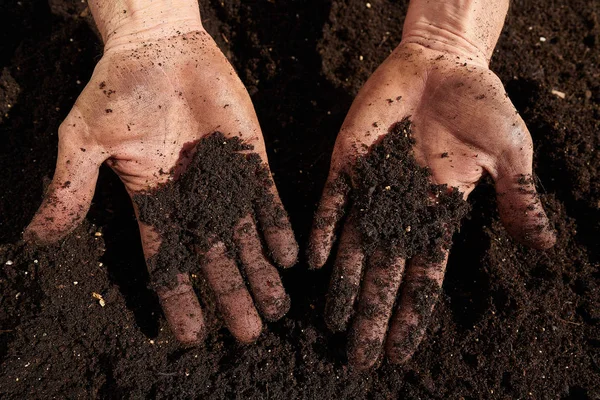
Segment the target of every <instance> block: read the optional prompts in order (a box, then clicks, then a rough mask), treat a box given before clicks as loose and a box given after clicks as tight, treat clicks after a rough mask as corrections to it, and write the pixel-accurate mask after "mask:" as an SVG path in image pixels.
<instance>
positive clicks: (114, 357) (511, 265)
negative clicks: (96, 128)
mask: <svg viewBox="0 0 600 400" xmlns="http://www.w3.org/2000/svg"><path fill="white" fill-rule="evenodd" d="M369 4H370V5H371V6H370V8H368V7H367V6H366V3H364V2H362V1H358V0H344V1H342V0H333V1H323V2H317V3H313V2H308V1H304V0H297V1H289V2H262V3H252V4H250V3H245V2H241V1H240V0H224V1H219V2H217V1H207V2H203V4H202V14H203V19H204V25H205V27H206V28H207V29H208V30H209V32H210V33H211V35H212V36H213V37H215V38H216V40H217V43H219V45H220V46H221V48H222V49H223V51H224V52H225V54H226V55H227V56H228V57H229V58H230V60H232V62H233V64H234V66H235V67H236V69H237V70H238V72H239V74H240V76H241V77H242V79H243V81H244V83H245V84H246V86H247V87H248V89H249V91H250V93H251V95H252V100H253V102H254V105H255V107H256V109H257V113H258V116H259V119H260V121H261V124H262V128H263V131H264V135H265V140H266V144H267V149H268V152H269V154H268V155H269V161H270V166H271V170H272V172H274V178H275V182H276V184H277V186H278V189H279V191H280V194H281V197H282V200H283V202H284V204H285V205H286V208H287V209H288V212H289V214H290V217H291V220H292V224H293V226H294V229H295V231H296V233H297V234H298V239H299V240H300V242H301V243H305V242H306V240H307V236H308V232H309V229H310V225H311V220H312V215H313V213H314V210H315V207H316V203H317V201H318V199H319V196H320V192H321V189H322V187H323V184H324V182H325V179H326V175H327V170H328V163H329V156H330V154H331V150H332V148H333V143H334V141H335V136H336V133H337V130H338V129H339V127H340V126H341V122H342V120H343V118H344V116H345V113H346V112H347V110H348V108H349V106H350V103H351V101H352V98H353V96H354V95H355V94H356V92H357V90H358V89H359V88H360V86H361V85H362V84H363V83H364V81H365V79H366V78H367V77H368V76H369V74H370V73H372V71H373V70H374V69H375V68H376V67H377V65H379V63H380V62H381V61H383V59H385V57H386V56H387V55H388V54H389V53H390V52H391V50H392V49H393V48H394V47H395V45H396V44H397V43H398V42H399V40H400V33H401V26H402V22H403V17H404V15H405V11H406V2H392V1H385V0H371V1H370V2H369ZM0 11H1V12H0V22H1V24H0V26H1V28H0V39H1V40H2V43H3V45H2V46H1V47H0V64H1V65H0V68H2V74H1V76H0V90H1V91H2V92H1V93H0V99H1V101H3V102H5V103H3V104H2V107H1V110H2V121H1V122H0V138H1V139H0V140H1V141H2V145H1V146H0V168H1V170H2V172H3V176H2V185H1V189H0V216H1V219H0V243H3V244H2V247H1V248H0V264H1V265H2V269H1V270H0V296H1V297H0V303H1V304H0V330H1V331H0V363H1V364H0V365H1V368H0V397H2V398H6V399H23V398H53V397H57V398H64V397H68V398H76V397H82V398H170V399H172V398H190V397H196V398H215V399H220V398H249V399H255V398H256V399H258V398H272V399H287V398H306V399H312V398H326V399H330V398H355V399H370V398H407V399H419V398H420V399H446V398H457V399H460V398H465V399H478V398H498V399H514V398H536V399H537V398H540V399H544V398H560V399H586V398H589V399H594V398H599V397H600V379H599V378H600V356H599V351H598V349H599V347H600V328H599V324H600V312H599V310H600V294H599V291H600V288H599V280H600V273H599V272H598V266H599V265H598V263H599V258H600V248H599V245H598V243H600V182H599V180H598V170H599V166H600V159H599V157H600V156H599V152H598V148H600V146H599V145H600V137H599V136H598V135H599V132H600V122H599V121H600V68H599V64H600V51H599V50H600V23H599V16H600V4H598V2H593V1H584V0H569V1H567V0H557V1H554V2H552V3H551V4H550V3H549V2H544V1H539V0H535V1H534V0H521V1H515V2H513V3H512V4H511V9H510V11H509V16H508V18H507V23H506V26H505V27H504V30H503V33H502V36H501V38H500V42H499V44H498V47H497V49H496V51H495V53H494V57H493V59H492V64H491V67H492V69H493V70H494V71H496V72H497V73H498V74H499V76H500V78H501V79H502V80H503V82H504V83H505V85H506V88H507V91H508V94H509V95H510V97H511V99H512V100H513V102H514V103H515V105H516V107H517V109H518V110H519V112H520V113H521V115H522V117H523V118H524V120H525V122H526V123H527V125H528V127H529V129H530V131H531V134H532V137H533V140H534V144H535V168H534V171H535V174H536V176H537V177H538V179H539V184H538V186H539V190H540V192H542V193H543V195H542V202H543V203H544V206H545V207H546V210H547V211H548V214H549V215H550V218H551V220H552V221H551V222H552V224H553V226H554V227H555V230H556V233H557V244H556V246H555V247H553V248H552V249H550V250H548V251H535V250H530V249H526V248H524V247H523V246H521V245H519V244H517V243H515V242H514V241H513V240H512V239H510V238H509V237H508V235H507V234H506V232H505V230H504V229H503V228H502V226H501V224H500V222H499V218H498V213H497V209H496V206H495V194H494V190H493V186H492V184H491V182H490V181H488V180H486V181H484V182H482V183H481V184H480V185H479V187H478V188H477V189H476V190H475V191H474V192H473V193H472V195H471V196H470V198H469V204H470V206H471V212H470V214H469V217H468V218H467V219H465V220H464V221H463V222H462V224H461V227H460V231H459V232H457V233H456V234H455V235H454V237H453V246H452V251H451V254H450V259H449V262H448V270H447V276H446V279H445V281H444V286H443V291H442V294H441V296H440V300H439V302H438V304H437V306H436V308H435V312H434V314H433V316H432V318H431V321H430V324H429V326H428V328H427V334H426V337H425V339H424V341H423V342H422V343H421V345H420V346H419V348H418V350H417V352H416V354H415V355H414V357H413V358H412V359H411V360H410V361H408V362H407V363H406V364H405V365H402V366H393V365H389V364H387V363H385V362H384V363H383V364H382V366H381V368H379V369H378V370H374V371H368V372H364V373H355V372H352V371H350V370H349V369H348V368H347V367H346V359H345V357H346V356H345V354H346V353H345V349H346V339H345V336H344V335H343V334H333V333H331V332H330V331H328V330H327V328H326V327H325V325H324V322H323V309H324V299H325V297H326V293H327V288H328V280H329V275H330V273H331V265H328V266H326V267H325V268H324V269H323V270H322V271H309V270H308V269H307V267H306V263H305V262H304V261H302V262H300V263H299V264H298V265H297V266H296V267H294V268H292V269H290V270H286V271H284V272H283V273H282V275H283V280H284V285H285V286H286V289H287V290H288V293H289V294H290V296H291V298H292V308H291V310H290V312H289V313H288V314H287V315H286V317H284V318H283V319H282V320H280V321H278V322H275V323H269V324H267V328H266V330H265V332H264V333H263V334H262V336H261V338H260V339H259V341H258V342H257V343H256V344H255V345H253V346H242V345H239V344H237V343H235V341H234V340H233V339H232V338H231V336H230V334H229V333H227V331H226V330H225V329H221V330H219V331H218V332H217V333H216V334H213V335H211V336H210V337H209V338H208V340H207V342H206V344H205V345H204V346H203V347H200V348H193V349H185V348H182V347H180V346H179V345H178V344H177V343H175V341H174V338H173V336H172V335H171V334H170V332H169V330H168V328H167V326H166V322H165V320H164V317H163V316H162V314H161V312H160V308H159V306H158V301H157V299H156V296H155V295H154V294H153V292H152V291H151V290H150V289H148V283H149V276H148V273H147V271H146V266H145V263H144V259H143V255H142V249H141V245H140V240H139V233H138V231H137V221H136V220H135V216H134V212H133V209H132V207H131V204H130V202H129V198H128V196H127V193H126V192H125V191H124V189H123V187H122V184H121V183H120V182H119V180H118V179H117V178H116V177H115V176H114V174H112V172H111V171H110V170H108V169H107V168H103V169H102V170H101V174H100V178H99V183H98V188H97V191H96V195H95V197H94V201H93V204H92V208H91V210H90V213H89V215H88V217H87V218H86V220H85V221H84V223H83V224H82V225H81V226H80V227H79V228H78V229H77V230H76V231H74V232H73V233H72V234H71V235H69V237H67V238H66V239H65V240H63V241H62V242H60V243H59V244H57V245H56V246H53V247H48V248H43V249H25V248H23V247H22V245H20V244H19V243H18V240H19V238H20V235H21V233H22V230H23V228H24V227H25V226H26V224H27V222H28V221H29V220H30V219H31V217H32V216H33V214H34V212H35V210H36V208H37V207H38V206H39V204H40V202H41V196H42V193H43V190H44V187H45V184H46V183H47V178H48V177H51V176H52V172H53V168H54V163H55V161H56V145H57V135H56V132H57V128H58V126H59V124H60V122H61V121H62V119H64V117H65V116H66V114H67V113H68V111H69V109H70V107H71V106H72V104H73V102H74V101H75V99H76V97H77V95H78V94H79V92H80V91H81V89H82V87H83V84H85V82H87V80H88V79H89V77H90V75H91V73H92V70H93V67H94V64H95V62H96V61H97V60H98V58H99V56H100V54H101V53H102V48H101V44H100V42H99V41H98V37H97V35H96V34H95V33H94V31H93V30H92V29H91V28H90V26H89V24H88V20H89V11H86V5H85V3H80V2H78V1H72V2H71V1H66V0H52V1H51V2H50V4H48V3H46V2H40V1H36V2H34V1H29V0H22V1H20V2H19V3H18V4H17V3H6V2H5V3H2V4H0ZM541 38H544V40H540V39H541ZM361 56H362V57H361ZM553 90H555V91H560V92H562V93H564V94H565V97H564V98H561V97H558V96H557V95H555V94H553V92H552V91H553ZM9 101H10V103H8V102H9ZM36 261H37V262H36ZM193 283H194V285H195V286H197V287H198V288H200V287H201V286H202V283H201V280H200V279H195V280H193ZM94 293H95V294H97V295H99V296H100V298H101V299H102V300H103V303H104V306H102V304H101V302H100V298H98V296H95V295H94Z"/></svg>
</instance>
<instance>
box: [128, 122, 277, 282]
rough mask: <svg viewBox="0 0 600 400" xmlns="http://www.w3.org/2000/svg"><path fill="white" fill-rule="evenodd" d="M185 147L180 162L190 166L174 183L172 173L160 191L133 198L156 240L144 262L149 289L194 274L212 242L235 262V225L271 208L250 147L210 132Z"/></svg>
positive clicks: (264, 174)
mask: <svg viewBox="0 0 600 400" xmlns="http://www.w3.org/2000/svg"><path fill="white" fill-rule="evenodd" d="M194 145H195V147H194ZM188 147H189V149H185V150H184V151H183V152H182V153H183V154H181V156H180V158H181V159H182V160H184V159H185V160H188V161H189V164H188V165H187V166H186V169H185V171H184V172H183V173H182V174H181V175H180V176H178V177H177V178H176V179H174V176H175V170H173V171H171V172H170V178H171V179H170V180H168V181H167V183H166V184H165V185H163V186H161V187H159V188H156V189H154V190H151V191H148V192H146V193H139V194H136V195H135V196H134V197H133V201H134V202H135V203H136V204H137V205H138V210H139V219H140V221H142V222H144V223H146V224H148V225H150V226H152V227H153V228H154V229H155V231H156V232H157V233H158V234H159V236H160V238H161V244H160V247H159V249H158V253H157V254H156V255H154V256H152V257H150V259H149V260H148V269H149V272H150V277H151V279H152V282H153V285H154V286H163V287H171V286H173V284H175V283H176V282H177V279H176V275H177V273H181V272H188V273H199V272H200V271H199V270H200V268H199V265H200V263H199V262H198V261H199V260H198V258H199V254H202V253H204V252H206V251H208V250H209V249H210V247H211V246H212V245H214V244H215V242H216V241H221V242H222V243H223V244H224V245H225V246H226V248H227V250H228V252H229V254H230V256H231V257H232V258H234V259H235V258H236V257H237V251H236V250H237V248H236V246H235V243H234V240H233V233H234V232H235V230H236V229H238V227H237V225H238V224H239V221H240V220H241V219H242V218H244V217H246V216H247V215H250V216H252V215H254V207H257V208H260V209H261V210H264V209H266V205H267V204H273V195H272V194H271V187H272V186H273V182H272V180H271V178H270V176H269V171H268V169H267V168H266V166H265V165H264V164H263V163H262V160H261V158H260V156H259V155H258V154H257V153H254V152H252V150H253V146H251V145H248V144H245V143H243V142H242V140H241V139H239V138H237V137H234V138H226V137H225V136H224V135H223V134H222V133H220V132H214V133H212V134H210V135H208V136H205V137H203V138H202V139H200V140H199V141H198V143H197V144H189V145H187V146H185V148H188ZM192 148H193V150H194V151H193V154H191V149H192ZM244 151H248V152H249V153H248V154H243V153H242V152H244ZM182 162H183V161H181V162H180V164H181V163H182ZM186 162H187V161H186ZM269 208H270V209H271V210H273V208H272V207H269ZM273 211H276V210H273ZM278 211H279V214H281V213H283V210H278ZM280 219H281V218H279V216H276V215H273V216H271V217H270V218H269V220H270V221H278V220H280ZM263 221H264V219H263Z"/></svg>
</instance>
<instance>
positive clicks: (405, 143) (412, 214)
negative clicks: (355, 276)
mask: <svg viewBox="0 0 600 400" xmlns="http://www.w3.org/2000/svg"><path fill="white" fill-rule="evenodd" d="M414 143H415V140H414V138H413V136H412V127H411V122H410V120H409V119H408V118H405V119H403V120H402V121H400V122H397V123H396V124H395V125H393V126H391V127H390V129H389V132H388V134H387V135H386V136H385V137H383V138H382V139H381V140H380V141H378V142H377V143H376V144H375V145H373V146H372V147H371V148H370V149H369V152H368V154H367V155H366V156H363V157H360V158H359V159H358V160H357V162H356V165H355V166H354V174H353V179H352V181H353V186H354V190H353V192H352V203H353V208H354V212H355V213H356V223H357V225H358V226H359V231H360V233H361V236H362V240H363V246H362V247H363V250H364V252H365V254H366V255H367V256H371V255H373V254H374V253H375V251H376V250H377V249H382V250H383V251H384V252H385V253H386V255H387V256H389V257H390V258H395V257H401V258H404V259H407V258H412V257H414V256H417V255H419V256H422V257H424V258H425V259H426V260H427V261H429V262H432V263H439V262H441V261H442V260H443V259H444V251H445V250H449V249H450V246H451V245H452V234H453V233H454V231H455V230H456V229H457V228H458V226H459V225H460V221H461V220H462V219H463V217H464V216H465V215H466V214H467V212H468V209H469V207H468V204H467V203H466V202H465V201H464V200H463V195H462V193H460V191H459V190H458V189H456V188H449V187H448V186H447V185H435V184H433V183H431V181H430V179H429V178H430V175H431V172H430V171H429V169H428V168H423V167H420V166H419V164H417V161H416V160H415V158H414V155H413V151H412V146H413V144H414ZM412 227H415V229H412Z"/></svg>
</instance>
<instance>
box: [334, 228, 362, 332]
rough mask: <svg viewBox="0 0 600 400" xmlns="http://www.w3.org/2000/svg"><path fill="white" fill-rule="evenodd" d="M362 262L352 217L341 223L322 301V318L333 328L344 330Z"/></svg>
mask: <svg viewBox="0 0 600 400" xmlns="http://www.w3.org/2000/svg"><path fill="white" fill-rule="evenodd" d="M364 262H365V254H364V252H363V251H362V247H361V240H360V232H359V231H358V229H357V228H356V224H355V222H354V220H353V218H352V217H351V218H349V219H348V221H346V223H345V224H344V230H343V232H342V237H341V238H340V245H339V248H338V252H337V255H336V257H335V266H334V268H333V274H332V276H331V283H330V284H329V292H328V295H327V303H326V304H325V321H326V323H327V326H328V327H329V329H331V330H332V331H334V332H340V331H344V330H346V327H347V326H348V321H349V320H350V317H351V316H352V313H353V311H354V302H355V301H356V296H357V295H358V292H359V289H360V280H361V276H362V270H363V266H364Z"/></svg>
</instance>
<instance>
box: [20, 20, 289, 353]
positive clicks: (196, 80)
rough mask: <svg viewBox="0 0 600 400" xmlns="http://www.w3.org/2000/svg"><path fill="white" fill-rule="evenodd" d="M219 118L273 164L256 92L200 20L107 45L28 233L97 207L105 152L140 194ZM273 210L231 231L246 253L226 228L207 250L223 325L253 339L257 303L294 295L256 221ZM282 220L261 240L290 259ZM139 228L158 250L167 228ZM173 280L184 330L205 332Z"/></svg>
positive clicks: (54, 232) (172, 305) (182, 277)
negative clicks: (233, 253)
mask: <svg viewBox="0 0 600 400" xmlns="http://www.w3.org/2000/svg"><path fill="white" fill-rule="evenodd" d="M217 130H218V131H219V132H222V133H223V134H224V135H225V136H228V137H233V136H236V137H239V138H240V139H241V140H243V141H244V142H246V143H248V144H251V145H252V146H254V151H255V152H256V153H258V154H259V155H260V157H261V158H262V160H263V162H264V164H265V165H267V156H266V152H265V146H264V142H263V138H262V133H261V129H260V126H259V123H258V120H257V117H256V114H255V112H254V108H253V105H252V103H251V100H250V97H249V95H248V93H247V91H246V89H245V87H244V86H243V84H242V82H241V81H240V79H239V78H238V77H237V75H236V73H235V71H234V70H233V68H232V66H231V65H230V64H229V62H228V61H227V59H226V58H225V56H224V55H223V54H222V53H221V51H220V50H219V49H218V48H217V46H216V44H215V42H214V41H213V40H212V38H211V37H210V36H209V35H208V34H207V33H206V32H205V31H204V30H203V29H202V27H201V26H199V27H198V29H196V30H192V31H189V32H186V33H178V34H174V35H167V36H164V37H156V35H154V36H153V37H152V38H151V39H149V40H142V39H139V40H135V41H129V40H128V41H121V42H120V44H119V45H117V46H111V47H109V46H107V47H106V49H105V53H104V56H103V57H102V59H101V60H100V61H99V62H98V64H97V66H96V68H95V70H94V73H93V75H92V78H91V79H90V81H89V83H88V84H87V86H86V87H85V89H84V90H83V92H82V93H81V95H80V96H79V98H78V99H77V101H76V103H75V105H74V107H73V109H72V110H71V112H70V113H69V115H68V116H67V118H66V119H65V121H64V122H63V123H62V125H61V126H60V128H59V149H58V158H57V164H56V171H55V174H54V178H53V180H52V183H51V184H50V186H49V188H48V192H47V195H46V196H45V199H44V201H43V203H42V205H41V207H40V209H39V210H38V212H37V213H36V215H35V216H34V218H33V220H32V221H31V223H30V225H29V226H28V227H27V229H26V231H25V235H24V236H25V238H26V239H28V240H30V241H36V242H41V243H49V242H54V241H57V240H58V239H60V238H61V237H63V236H64V235H66V234H67V233H68V232H70V231H71V230H72V229H74V228H75V226H76V225H77V224H78V223H79V222H80V221H81V220H82V219H83V218H84V217H85V215H86V213H87V211H88V209H89V206H90V202H91V200H92V196H93V194H94V189H95V185H96V180H97V178H98V168H99V166H100V165H101V164H102V163H104V162H106V163H107V164H108V165H109V166H110V167H111V168H112V169H113V170H114V171H115V172H116V173H117V175H118V176H119V177H120V179H121V180H122V181H123V183H124V184H125V187H126V189H127V191H128V193H129V194H130V196H132V197H133V196H134V195H136V194H139V193H144V192H145V191H147V190H148V189H152V188H156V187H159V186H160V185H161V184H164V183H165V182H167V179H169V178H170V176H171V175H169V174H168V172H169V171H172V170H173V168H174V167H175V166H176V165H179V164H181V163H182V162H183V163H184V162H185V160H183V161H182V160H180V155H181V154H182V149H184V147H185V148H186V149H187V147H189V145H190V144H193V143H196V142H197V141H198V140H200V139H201V138H202V137H203V136H206V135H208V134H210V133H212V132H215V131H217ZM188 150H189V149H188ZM184 153H185V152H184ZM188 153H189V151H188ZM179 166H180V165H179ZM177 173H178V172H176V173H175V176H174V178H175V179H177ZM273 194H274V201H273V204H271V206H272V207H281V202H280V200H279V197H278V195H277V193H276V190H275V189H274V186H273ZM267 214H269V210H257V213H256V218H255V216H254V215H248V216H247V217H246V218H244V219H243V220H242V221H240V226H243V227H244V229H243V230H240V231H239V232H237V233H236V234H235V240H236V245H237V247H239V250H240V254H239V259H240V260H241V262H240V264H241V265H239V266H238V265H236V261H234V260H232V259H231V258H229V256H228V255H227V252H226V251H225V250H224V245H223V243H222V242H220V241H219V240H218V238H217V240H215V244H214V246H213V248H212V249H210V250H209V251H208V252H206V254H204V257H203V258H202V259H203V262H202V271H203V272H204V273H205V277H206V280H207V282H208V284H209V285H210V286H211V288H212V290H213V292H214V293H215V295H216V300H217V305H218V307H219V309H220V310H221V311H222V314H223V318H224V320H225V321H224V322H225V324H226V326H227V327H228V329H229V330H230V331H231V333H232V334H233V335H234V336H235V337H236V338H237V339H238V340H240V341H241V342H246V343H247V342H252V341H253V340H255V339H256V338H257V337H258V335H259V334H260V332H261V329H262V322H261V318H260V317H259V313H258V312H257V309H258V310H260V312H261V314H262V315H263V317H264V318H266V319H268V320H274V319H278V318H280V317H281V316H282V315H283V314H284V313H285V312H286V311H287V308H288V307H289V299H288V297H287V294H286V293H285V290H284V288H283V286H282V283H281V280H280V277H279V275H278V273H277V271H276V269H275V267H274V266H273V262H272V261H271V260H270V259H269V257H267V256H266V255H265V254H267V252H266V251H264V250H263V248H262V244H261V239H260V237H259V233H258V228H257V226H256V225H257V224H256V223H255V221H258V225H259V226H260V225H261V216H262V215H267ZM275 225H276V226H273V224H272V223H271V224H269V225H268V226H264V225H263V226H262V228H263V229H262V235H263V237H264V242H265V243H266V245H267V247H268V249H269V250H270V254H271V258H272V260H273V261H274V262H276V263H277V264H279V265H281V266H283V267H289V266H291V265H292V264H294V263H295V260H296V255H297V245H296V242H295V239H294V235H293V233H292V231H291V227H290V224H289V222H288V220H287V216H282V217H281V221H279V223H277V224H275ZM140 232H141V237H142V242H143V248H144V253H145V257H146V259H148V258H150V257H151V256H153V255H154V254H156V252H157V251H158V249H159V246H160V242H161V241H160V237H159V236H158V234H157V233H156V231H155V230H154V229H153V228H152V227H150V226H148V225H145V224H142V223H140ZM238 267H239V268H241V269H242V270H243V271H244V273H245V275H246V277H247V279H248V282H249V288H250V290H251V292H252V294H253V296H251V295H250V293H249V292H248V289H247V288H246V285H245V283H244V280H243V278H242V274H241V273H240V269H238ZM177 281H178V284H176V285H175V286H174V287H171V288H167V287H162V288H158V289H157V292H158V296H159V299H160V302H161V305H162V308H163V311H164V313H165V316H166V319H167V321H168V322H169V324H170V326H171V329H172V331H173V333H174V334H175V336H176V337H177V339H179V340H180V341H181V342H184V343H186V344H191V343H197V342H199V341H201V340H202V338H203V336H204V334H205V324H204V321H203V317H202V310H201V308H200V304H199V302H198V299H197V298H196V296H195V294H194V291H193V288H192V286H191V284H190V279H189V277H188V276H187V274H179V275H178V277H177ZM231 288H236V289H235V290H231ZM253 298H254V300H255V301H253Z"/></svg>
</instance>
